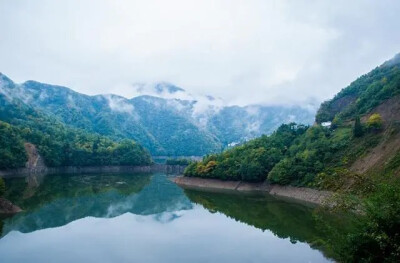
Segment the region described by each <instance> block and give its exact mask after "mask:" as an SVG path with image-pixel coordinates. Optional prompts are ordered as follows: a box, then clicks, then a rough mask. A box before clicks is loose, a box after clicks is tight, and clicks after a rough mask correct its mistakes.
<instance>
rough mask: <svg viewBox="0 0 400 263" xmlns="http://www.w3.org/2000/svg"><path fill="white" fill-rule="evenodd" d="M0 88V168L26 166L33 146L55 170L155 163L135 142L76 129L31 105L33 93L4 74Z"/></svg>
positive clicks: (0, 78)
mask: <svg viewBox="0 0 400 263" xmlns="http://www.w3.org/2000/svg"><path fill="white" fill-rule="evenodd" d="M0 88H1V92H0V169H8V168H18V167H24V166H25V163H26V161H27V160H28V150H29V149H32V147H33V149H34V151H36V149H37V151H38V152H39V154H40V155H41V157H42V158H43V159H44V163H45V164H46V165H47V166H53V167H54V166H71V165H73V166H85V165H93V166H97V165H148V164H150V163H151V162H152V160H151V157H150V154H149V153H148V151H147V150H145V149H144V148H143V147H142V146H140V145H139V144H137V143H135V142H134V141H132V140H128V139H124V140H119V141H115V140H112V139H110V138H109V137H105V136H101V135H99V134H96V133H92V132H88V131H87V130H84V129H79V128H75V127H72V126H69V125H67V124H65V123H63V122H61V121H59V120H58V119H57V118H55V117H54V116H52V115H48V114H46V113H43V112H42V111H41V110H40V109H37V108H34V107H32V106H30V105H29V104H27V103H26V102H28V101H29V100H30V98H29V96H30V94H29V93H27V94H24V93H23V92H24V90H22V89H21V87H20V86H17V85H15V84H14V83H13V82H12V81H11V80H10V79H8V78H7V77H5V76H4V75H2V76H0ZM25 95H26V96H25ZM32 144H33V146H32Z"/></svg>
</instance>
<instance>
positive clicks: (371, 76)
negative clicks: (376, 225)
mask: <svg viewBox="0 0 400 263" xmlns="http://www.w3.org/2000/svg"><path fill="white" fill-rule="evenodd" d="M321 124H324V125H321ZM399 173H400V55H397V56H395V57H394V58H393V59H391V60H389V61H387V62H385V63H383V64H382V65H381V66H379V67H377V68H375V69H374V70H372V71H371V72H369V73H368V74H365V75H363V76H361V77H360V78H358V79H357V80H355V81H354V82H352V83H351V84H350V85H349V86H348V87H346V88H344V89H342V90H341V91H340V92H339V93H338V94H337V95H336V96H335V97H334V98H333V99H331V100H328V101H326V102H324V103H322V104H321V107H320V109H319V110H318V113H317V115H316V123H315V124H314V125H313V126H311V127H307V126H304V125H297V124H288V125H287V124H285V125H282V126H280V127H279V128H278V129H277V130H276V131H275V132H274V133H272V134H271V135H270V136H262V137H260V138H257V139H254V140H251V141H249V142H247V143H245V144H243V145H240V146H238V147H234V148H232V149H229V150H227V151H225V152H223V153H221V154H215V155H209V156H206V157H205V158H204V159H203V161H202V162H198V163H193V164H191V165H190V166H189V167H188V168H187V170H186V175H187V176H198V177H208V178H220V179H225V180H226V179H230V180H244V181H265V180H267V181H269V182H270V183H277V184H291V185H295V186H309V187H320V188H324V189H328V190H337V189H343V188H347V189H348V188H350V189H351V188H353V187H354V188H355V187H358V186H357V185H358V184H361V181H363V180H364V179H365V178H371V177H374V176H382V175H386V176H387V177H386V178H393V176H394V175H398V174H399ZM360 175H363V176H365V177H360ZM371 180H372V179H371ZM379 180H381V179H378V181H379Z"/></svg>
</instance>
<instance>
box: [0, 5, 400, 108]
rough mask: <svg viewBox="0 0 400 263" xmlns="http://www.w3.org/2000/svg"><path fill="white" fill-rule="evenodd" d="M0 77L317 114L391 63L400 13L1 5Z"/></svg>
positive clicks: (391, 8)
mask: <svg viewBox="0 0 400 263" xmlns="http://www.w3.org/2000/svg"><path fill="white" fill-rule="evenodd" d="M0 10H2V11H3V12H1V16H0V24H1V25H2V27H1V36H0V38H1V41H0V57H1V59H0V70H1V71H2V72H4V73H6V74H7V75H8V76H9V77H11V78H12V79H13V80H15V81H17V82H23V81H25V80H26V79H34V80H41V81H43V82H45V83H53V84H58V85H63V86H67V87H70V88H72V89H74V90H76V91H79V92H82V93H84V94H90V95H96V94H108V93H113V94H117V95H121V96H124V97H126V98H132V97H134V96H136V95H137V93H138V92H137V90H136V89H135V88H132V83H145V84H147V83H156V82H160V81H168V82H170V83H173V84H174V85H177V86H179V87H183V88H184V89H185V90H187V92H189V93H191V94H203V95H211V96H213V97H215V98H218V97H221V98H223V99H224V100H225V102H226V103H227V104H228V105H240V106H245V105H249V104H263V105H282V104H284V105H298V104H305V103H308V102H309V101H310V100H311V101H317V102H319V103H320V102H322V101H324V100H327V99H329V98H330V97H332V96H333V95H334V94H336V93H337V92H338V91H339V90H340V89H341V88H342V87H345V86H347V85H348V84H350V82H351V81H353V80H354V79H356V78H357V77H358V76H360V75H362V74H365V73H367V72H368V71H369V70H370V69H371V68H373V67H375V66H376V65H378V64H380V63H381V62H382V61H385V60H387V59H389V58H391V57H392V56H393V54H395V53H397V52H398V50H399V43H400V34H398V28H399V27H400V20H399V19H398V14H399V12H400V1H397V0H383V1H363V0H355V1H345V0H338V1H308V0H299V1H290V0H279V1H277V0H255V1H246V3H243V1H215V0H204V1H192V0H185V1H182V0H170V1H158V0H148V1H119V0H117V1H107V0H98V1H96V3H95V4H94V3H93V1H88V0H70V1H51V0H38V1H26V0H22V1H0Z"/></svg>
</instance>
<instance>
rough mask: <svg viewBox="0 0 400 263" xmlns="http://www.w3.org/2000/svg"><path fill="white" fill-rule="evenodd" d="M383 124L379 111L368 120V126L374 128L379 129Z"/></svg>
mask: <svg viewBox="0 0 400 263" xmlns="http://www.w3.org/2000/svg"><path fill="white" fill-rule="evenodd" d="M382 126H383V119H382V116H381V115H380V114H378V113H374V114H372V115H371V116H370V117H369V118H368V120H367V127H368V128H370V129H374V130H379V129H381V128H382Z"/></svg>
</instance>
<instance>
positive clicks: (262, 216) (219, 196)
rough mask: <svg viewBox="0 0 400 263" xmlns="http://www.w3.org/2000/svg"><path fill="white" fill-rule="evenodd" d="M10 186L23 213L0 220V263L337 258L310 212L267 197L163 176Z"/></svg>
mask: <svg viewBox="0 0 400 263" xmlns="http://www.w3.org/2000/svg"><path fill="white" fill-rule="evenodd" d="M6 184H7V187H8V190H7V193H6V197H7V198H8V199H10V200H12V201H13V202H15V203H16V204H17V205H19V206H20V207H21V208H22V209H24V212H23V213H20V214H17V215H16V216H14V217H11V218H3V219H1V220H0V229H1V234H0V236H1V239H0V255H1V262H330V261H332V260H333V259H332V255H333V253H332V251H331V249H330V248H329V246H327V245H326V242H325V240H326V239H327V237H326V234H325V232H324V231H323V230H321V229H320V227H318V220H316V218H315V216H314V213H313V210H314V209H313V208H311V207H307V206H304V205H302V204H298V203H293V202H287V201H282V200H279V199H276V198H274V197H271V196H260V195H257V196H255V195H244V194H232V193H212V192H200V191H188V190H185V191H184V190H182V189H181V188H179V187H178V186H176V185H175V184H174V183H172V182H170V181H169V180H168V177H167V176H166V175H163V174H96V175H48V176H41V177H40V176H39V177H30V178H14V179H7V180H6ZM333 223H336V222H333ZM342 223H343V222H342ZM337 224H339V223H337ZM337 227H338V228H340V227H341V226H339V225H338V226H337Z"/></svg>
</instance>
